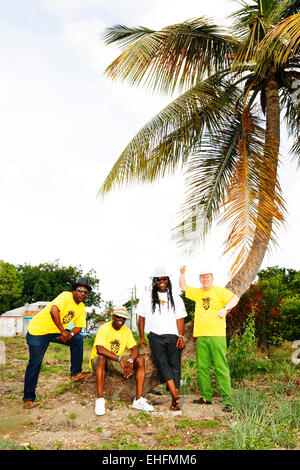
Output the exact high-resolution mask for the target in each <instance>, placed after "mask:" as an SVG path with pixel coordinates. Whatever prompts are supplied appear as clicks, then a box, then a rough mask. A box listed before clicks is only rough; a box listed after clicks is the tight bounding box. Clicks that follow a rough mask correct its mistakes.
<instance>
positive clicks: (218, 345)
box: [196, 336, 232, 405]
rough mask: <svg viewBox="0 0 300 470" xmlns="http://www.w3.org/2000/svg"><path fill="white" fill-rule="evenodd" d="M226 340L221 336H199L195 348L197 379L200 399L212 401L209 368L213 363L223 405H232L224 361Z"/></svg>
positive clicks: (225, 361) (227, 371)
mask: <svg viewBox="0 0 300 470" xmlns="http://www.w3.org/2000/svg"><path fill="white" fill-rule="evenodd" d="M226 350H227V345H226V338H225V337H223V336H199V337H198V339H197V347H196V361H197V379H198V386H199V388H200V390H201V393H202V398H204V399H205V400H207V401H212V390H211V378H210V372H209V366H210V364H211V362H212V361H213V363H214V366H215V369H216V376H217V380H218V383H219V386H220V389H221V395H222V399H223V403H224V404H225V405H232V401H231V381H230V373H229V367H228V364H227V360H226Z"/></svg>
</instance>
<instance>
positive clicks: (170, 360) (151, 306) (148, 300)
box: [137, 267, 187, 411]
mask: <svg viewBox="0 0 300 470" xmlns="http://www.w3.org/2000/svg"><path fill="white" fill-rule="evenodd" d="M137 313H138V315H139V333H140V342H139V347H141V346H142V345H145V346H147V343H146V341H145V338H144V331H146V332H147V333H148V339H149V345H150V348H151V352H152V354H153V358H154V362H155V364H156V367H157V370H158V375H159V379H160V382H161V383H166V385H167V387H168V389H169V391H170V394H171V396H172V403H171V408H170V409H171V410H172V411H177V410H179V409H181V406H182V399H183V397H180V396H179V386H180V378H181V351H182V349H183V347H184V340H183V336H184V318H185V317H186V316H187V313H186V310H185V306H184V303H183V300H182V298H181V297H180V296H179V294H175V293H173V292H172V284H171V280H170V276H169V275H168V273H167V271H166V269H165V268H164V267H157V268H156V269H155V273H154V276H153V277H152V290H151V293H148V294H147V295H146V296H145V297H144V298H142V299H141V300H140V302H139V303H138V306H137Z"/></svg>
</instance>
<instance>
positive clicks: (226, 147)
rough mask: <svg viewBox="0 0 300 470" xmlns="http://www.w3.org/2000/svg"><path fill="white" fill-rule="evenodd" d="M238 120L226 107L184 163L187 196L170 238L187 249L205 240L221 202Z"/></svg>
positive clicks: (231, 166) (233, 153) (232, 158)
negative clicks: (216, 127)
mask: <svg viewBox="0 0 300 470" xmlns="http://www.w3.org/2000/svg"><path fill="white" fill-rule="evenodd" d="M241 133H242V126H241V120H240V119H239V117H238V116H236V115H235V114H234V112H233V111H232V107H228V113H227V116H226V120H225V119H223V123H222V127H221V129H220V130H218V132H215V133H211V132H206V133H205V134H204V136H203V138H202V142H201V145H200V143H199V148H198V149H197V151H196V152H195V154H194V155H192V156H191V157H190V158H189V160H188V163H187V165H186V173H185V175H186V181H185V185H186V188H187V191H186V199H185V201H184V203H183V204H182V207H181V210H180V212H179V214H178V218H179V223H178V225H177V226H176V227H175V228H174V229H173V231H172V232H173V238H174V239H176V240H177V242H178V244H179V245H181V246H184V247H185V249H186V250H187V251H189V252H192V251H193V249H194V248H195V247H196V246H197V245H198V244H200V243H204V241H205V238H206V235H207V234H208V232H209V230H210V228H211V225H212V223H213V222H214V221H215V220H216V218H217V217H218V215H219V212H220V207H221V205H222V204H223V202H224V195H225V193H226V188H227V187H228V185H229V183H230V181H231V178H232V172H233V169H234V167H235V162H236V159H237V157H238V154H237V143H238V139H239V136H240V135H241Z"/></svg>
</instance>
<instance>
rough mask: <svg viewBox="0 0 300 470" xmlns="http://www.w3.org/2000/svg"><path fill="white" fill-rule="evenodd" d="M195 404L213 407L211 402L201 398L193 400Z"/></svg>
mask: <svg viewBox="0 0 300 470" xmlns="http://www.w3.org/2000/svg"><path fill="white" fill-rule="evenodd" d="M193 403H197V405H211V404H212V403H211V401H207V400H205V399H204V398H202V397H200V398H197V399H196V400H193Z"/></svg>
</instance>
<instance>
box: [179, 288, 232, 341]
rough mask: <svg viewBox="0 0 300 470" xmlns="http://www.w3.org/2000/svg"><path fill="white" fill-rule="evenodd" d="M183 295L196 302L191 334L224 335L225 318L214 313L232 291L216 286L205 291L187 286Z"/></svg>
mask: <svg viewBox="0 0 300 470" xmlns="http://www.w3.org/2000/svg"><path fill="white" fill-rule="evenodd" d="M185 296H186V297H187V298H188V299H191V300H193V301H194V302H196V306H195V318H194V330H193V336H196V337H197V336H226V319H225V318H219V317H217V318H216V315H217V313H218V312H219V311H220V310H221V309H222V308H223V307H225V305H227V304H228V302H229V300H230V299H231V298H232V297H233V296H234V294H233V292H231V291H230V290H228V289H225V288H224V287H217V286H213V287H212V288H211V289H209V290H207V291H205V290H204V289H201V288H200V289H199V288H197V287H190V286H187V287H186V289H185Z"/></svg>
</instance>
